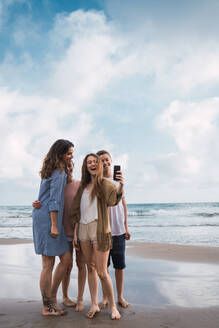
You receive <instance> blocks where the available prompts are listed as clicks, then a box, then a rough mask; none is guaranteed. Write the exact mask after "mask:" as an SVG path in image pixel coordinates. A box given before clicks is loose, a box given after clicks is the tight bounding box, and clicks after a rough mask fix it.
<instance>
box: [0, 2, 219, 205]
mask: <svg viewBox="0 0 219 328" xmlns="http://www.w3.org/2000/svg"><path fill="white" fill-rule="evenodd" d="M218 15H219V4H218V2H217V1H214V0H210V1H204V0H200V1H198V0H192V1H191V0H190V1H187V0H184V1H174V0H165V1H164V0H154V1H147V0H135V1H132V0H126V1H121V0H108V1H107V0H105V1H101V0H96V1H94V0H93V1H91V0H89V1H85V0H84V1H70V0H68V1H67V0H65V1H58V0H44V1H40V0H4V1H1V0H0V108H1V110H0V125H1V126H0V140H1V149H2V152H1V157H0V196H1V197H0V205H13V204H17V205H19V204H21V205H23V204H24V205H25V204H30V203H31V201H32V200H33V199H35V198H36V197H37V194H38V187H39V175H38V172H39V170H40V167H41V164H42V160H43V157H44V156H45V154H46V152H47V151H48V149H49V147H50V145H51V143H53V142H54V141H55V140H56V139H58V138H66V139H70V140H72V141H73V142H74V143H75V165H76V168H75V172H74V176H75V178H77V179H80V167H81V163H82V159H83V157H84V156H85V154H86V153H88V152H90V151H97V150H99V149H107V150H109V151H110V152H111V153H112V156H113V159H114V163H115V164H121V166H122V168H123V172H124V176H125V182H126V198H127V201H128V202H129V203H144V202H187V201H217V200H218V187H219V176H218V160H219V152H218V145H219V130H218V126H219V98H218V85H219V59H218V58H219V42H218V41H219V40H218V39H219V36H218V28H219V23H218Z"/></svg>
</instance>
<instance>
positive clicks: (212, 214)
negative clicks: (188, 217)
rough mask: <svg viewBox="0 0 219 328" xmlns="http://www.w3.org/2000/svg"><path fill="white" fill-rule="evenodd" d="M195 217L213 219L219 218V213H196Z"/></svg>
mask: <svg viewBox="0 0 219 328" xmlns="http://www.w3.org/2000/svg"><path fill="white" fill-rule="evenodd" d="M195 215H197V216H202V217H204V218H212V217H214V216H219V213H218V212H215V213H195Z"/></svg>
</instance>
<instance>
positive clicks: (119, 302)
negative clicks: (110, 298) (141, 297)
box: [118, 298, 131, 308]
mask: <svg viewBox="0 0 219 328" xmlns="http://www.w3.org/2000/svg"><path fill="white" fill-rule="evenodd" d="M118 304H119V305H120V306H121V307H122V308H127V307H129V306H130V305H131V304H129V303H128V302H127V301H126V300H125V299H124V298H120V299H119V300H118Z"/></svg>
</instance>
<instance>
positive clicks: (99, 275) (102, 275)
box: [98, 271, 108, 281]
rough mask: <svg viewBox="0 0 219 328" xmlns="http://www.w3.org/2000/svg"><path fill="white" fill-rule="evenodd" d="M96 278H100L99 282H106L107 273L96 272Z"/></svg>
mask: <svg viewBox="0 0 219 328" xmlns="http://www.w3.org/2000/svg"><path fill="white" fill-rule="evenodd" d="M98 277H99V278H100V280H102V281H103V280H107V277H108V273H107V272H106V271H100V272H98Z"/></svg>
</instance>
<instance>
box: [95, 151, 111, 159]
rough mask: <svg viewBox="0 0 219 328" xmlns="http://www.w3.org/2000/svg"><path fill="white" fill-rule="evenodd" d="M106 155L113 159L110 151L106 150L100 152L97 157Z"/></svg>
mask: <svg viewBox="0 0 219 328" xmlns="http://www.w3.org/2000/svg"><path fill="white" fill-rule="evenodd" d="M105 154H107V155H109V157H110V158H112V156H111V155H110V153H109V152H108V151H106V150H99V151H98V152H97V155H98V156H101V155H105Z"/></svg>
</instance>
